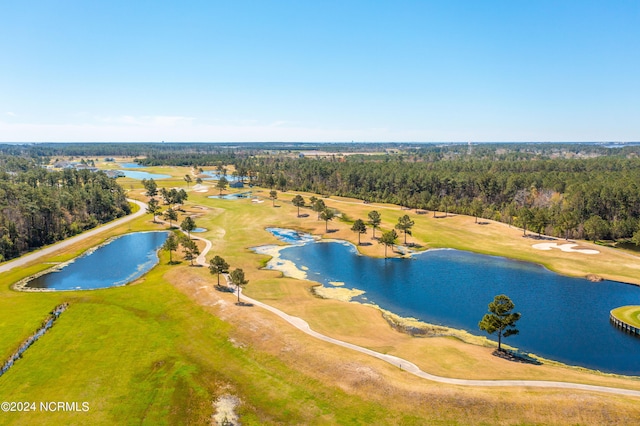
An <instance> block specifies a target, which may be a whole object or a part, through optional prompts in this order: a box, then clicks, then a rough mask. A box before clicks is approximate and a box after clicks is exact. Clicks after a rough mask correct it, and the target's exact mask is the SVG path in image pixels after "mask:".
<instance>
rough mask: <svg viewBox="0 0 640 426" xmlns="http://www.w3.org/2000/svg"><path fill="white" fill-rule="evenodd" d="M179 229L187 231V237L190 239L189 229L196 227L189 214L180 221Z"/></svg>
mask: <svg viewBox="0 0 640 426" xmlns="http://www.w3.org/2000/svg"><path fill="white" fill-rule="evenodd" d="M180 229H182V230H183V231H184V232H186V233H187V235H188V236H189V239H191V231H193V230H194V229H196V221H195V220H193V218H192V217H191V216H187V217H185V218H184V220H183V221H182V223H181V224H180Z"/></svg>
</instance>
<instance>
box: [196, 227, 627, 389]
mask: <svg viewBox="0 0 640 426" xmlns="http://www.w3.org/2000/svg"><path fill="white" fill-rule="evenodd" d="M194 238H198V239H201V240H205V239H204V238H202V237H194ZM205 241H207V240H205ZM210 247H211V244H209V245H208V246H207V248H206V249H205V250H204V251H203V253H202V254H201V255H200V256H199V257H198V262H199V263H200V264H201V265H202V266H206V263H204V262H201V261H200V259H201V258H202V259H204V256H205V255H206V251H207V250H208V249H209V248H210ZM224 277H225V279H226V280H227V285H231V284H232V283H231V282H230V278H229V274H224ZM236 291H237V288H236ZM240 294H242V297H243V298H244V300H245V301H247V302H250V303H252V304H254V305H256V306H260V307H261V308H263V309H266V310H268V311H270V312H272V313H274V314H276V315H277V316H279V317H280V318H282V319H284V320H285V321H286V322H288V323H289V324H291V325H293V326H294V327H296V328H297V329H298V330H300V331H303V332H304V333H306V334H308V335H309V336H312V337H315V338H316V339H320V340H323V341H325V342H328V343H332V344H334V345H338V346H342V347H343V348H348V349H351V350H354V351H358V352H360V353H363V354H366V355H369V356H372V357H375V358H378V359H380V360H382V361H385V362H388V363H389V364H391V365H394V366H397V367H398V368H400V369H401V370H404V371H407V372H409V373H411V374H413V375H414V376H418V377H421V378H423V379H427V380H431V381H433V382H438V383H445V384H448V385H459V386H478V387H508V386H518V387H529V388H559V389H571V390H580V391H590V392H602V393H609V394H615V395H625V396H635V397H640V391H638V390H632V389H622V388H613V387H607V386H597V385H586V384H581V383H570V382H554V381H546V380H467V379H452V378H449V377H442V376H436V375H433V374H429V373H427V372H425V371H422V370H421V369H420V368H419V367H418V366H417V365H415V364H414V363H412V362H410V361H407V360H406V359H403V358H399V357H397V356H393V355H387V354H382V353H379V352H375V351H372V350H371V349H367V348H364V347H362V346H358V345H354V344H352V343H348V342H345V341H342V340H338V339H334V338H333V337H329V336H326V335H324V334H321V333H318V332H317V331H314V330H312V329H311V327H310V326H309V323H307V322H306V321H305V320H303V319H302V318H299V317H294V316H292V315H289V314H287V313H285V312H282V311H281V310H279V309H277V308H274V307H273V306H270V305H267V304H266V303H262V302H260V301H259V300H255V299H252V298H251V297H248V296H246V295H244V294H243V293H242V288H241V289H240Z"/></svg>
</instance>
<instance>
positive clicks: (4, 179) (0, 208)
mask: <svg viewBox="0 0 640 426" xmlns="http://www.w3.org/2000/svg"><path fill="white" fill-rule="evenodd" d="M36 158H38V159H39V160H42V158H39V157H36ZM37 162H38V161H36V160H34V159H33V158H28V157H22V156H15V155H12V156H7V155H4V156H3V155H0V261H2V260H7V259H11V258H14V257H17V256H20V255H21V254H22V253H24V252H27V251H29V250H33V249H35V248H38V247H41V246H43V245H47V244H51V243H53V242H56V241H58V240H61V239H64V238H67V237H69V236H72V235H75V234H78V233H80V232H82V231H84V230H86V229H89V228H93V227H95V226H97V225H99V224H102V223H105V222H108V221H110V220H113V219H115V218H117V217H120V216H124V215H126V214H128V213H130V212H131V210H130V207H129V204H128V202H127V200H126V198H125V194H124V191H123V190H122V188H121V187H120V186H119V185H118V184H117V183H116V181H115V179H111V178H109V177H107V176H106V175H105V174H104V173H102V172H90V171H88V170H75V169H64V170H62V171H53V170H51V171H50V170H47V169H45V168H43V167H41V166H40V165H38V164H37Z"/></svg>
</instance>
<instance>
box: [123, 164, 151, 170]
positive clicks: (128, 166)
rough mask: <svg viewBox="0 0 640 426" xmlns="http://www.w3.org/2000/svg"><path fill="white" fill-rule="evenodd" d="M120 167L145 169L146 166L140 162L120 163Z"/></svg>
mask: <svg viewBox="0 0 640 426" xmlns="http://www.w3.org/2000/svg"><path fill="white" fill-rule="evenodd" d="M120 167H122V168H125V169H143V168H145V167H146V166H143V165H142V164H139V163H120Z"/></svg>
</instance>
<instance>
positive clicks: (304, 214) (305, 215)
mask: <svg viewBox="0 0 640 426" xmlns="http://www.w3.org/2000/svg"><path fill="white" fill-rule="evenodd" d="M298 217H309V215H308V214H306V213H303V214H301V215H298Z"/></svg>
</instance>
